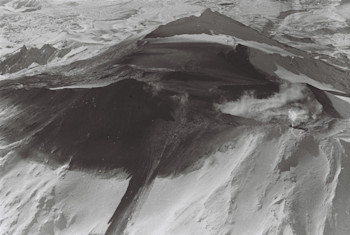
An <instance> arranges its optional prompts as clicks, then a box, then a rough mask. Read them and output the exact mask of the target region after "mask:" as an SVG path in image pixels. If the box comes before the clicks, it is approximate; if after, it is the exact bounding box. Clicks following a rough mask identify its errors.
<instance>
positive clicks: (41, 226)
mask: <svg viewBox="0 0 350 235" xmlns="http://www.w3.org/2000/svg"><path fill="white" fill-rule="evenodd" d="M0 147H1V148H2V146H0ZM68 167H69V166H68V165H63V166H61V167H59V168H56V169H54V168H51V167H48V166H45V165H43V164H38V163H36V162H31V161H27V160H23V159H19V158H18V156H16V154H14V153H13V152H9V153H7V154H6V155H5V156H1V162H0V175H1V178H0V183H1V188H0V197H1V203H0V211H1V213H0V232H1V234H42V235H44V234H67V235H69V234H102V233H104V231H105V230H106V226H107V221H108V219H109V217H110V215H111V214H112V213H113V211H114V209H115V207H117V205H118V203H119V201H120V199H121V198H122V196H123V194H124V192H125V190H126V187H127V185H128V179H126V177H125V176H123V177H119V178H115V177H113V178H106V177H102V176H97V175H96V174H88V173H83V172H72V171H68ZM106 192H108V193H106Z"/></svg>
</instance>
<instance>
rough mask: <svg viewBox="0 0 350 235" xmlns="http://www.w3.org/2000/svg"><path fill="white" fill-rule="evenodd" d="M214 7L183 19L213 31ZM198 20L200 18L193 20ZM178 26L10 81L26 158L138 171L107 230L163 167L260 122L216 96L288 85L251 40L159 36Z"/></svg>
mask: <svg viewBox="0 0 350 235" xmlns="http://www.w3.org/2000/svg"><path fill="white" fill-rule="evenodd" d="M210 14H212V16H213V17H214V18H215V17H216V18H217V17H219V16H218V15H217V14H216V13H210V12H205V14H203V15H202V16H201V17H192V18H189V19H187V21H188V22H189V23H188V27H181V28H182V29H186V30H190V29H191V28H192V29H193V30H195V31H196V32H197V31H198V32H203V31H205V32H206V31H208V32H210V31H209V30H208V27H209V26H210V22H208V21H207V18H208V17H209V18H210ZM216 18H215V19H216ZM219 19H221V18H220V17H219ZM221 20H223V21H222V22H223V24H221V27H219V28H218V29H220V30H221V31H222V32H223V31H224V30H226V31H229V32H231V33H232V34H234V32H235V30H236V29H237V33H238V35H246V37H257V38H258V39H259V41H261V42H264V43H269V42H272V43H271V44H273V45H274V46H280V44H279V43H276V42H274V41H272V40H270V39H267V38H265V37H263V36H261V35H260V34H258V33H257V32H255V31H254V30H252V29H249V28H245V26H243V25H241V24H238V23H236V22H235V21H232V20H231V21H230V20H228V19H227V18H226V17H223V19H221ZM202 21H203V22H202ZM193 22H195V25H197V26H198V25H199V26H200V27H197V26H196V27H194V26H192V25H193ZM230 22H231V23H230ZM182 23H184V22H182ZM212 23H213V24H218V21H217V20H216V21H213V22H212ZM174 25H175V26H176V23H171V24H169V28H168V29H167V28H166V27H167V26H162V27H160V28H159V29H158V30H156V31H154V32H153V33H151V34H149V35H148V36H147V37H146V38H144V39H140V40H135V41H126V42H123V43H122V44H120V45H116V46H115V47H112V48H111V49H110V50H108V51H106V52H105V53H104V54H102V55H100V56H97V57H94V58H92V59H89V60H85V61H79V62H76V63H74V64H72V65H69V66H65V67H63V68H61V69H62V70H61V71H55V73H53V74H42V75H37V76H33V77H24V78H21V79H18V80H16V81H3V82H2V84H1V90H0V99H1V104H6V106H7V107H15V108H16V110H17V111H16V112H17V113H16V116H15V118H14V119H9V120H7V121H6V125H2V126H0V131H1V133H2V135H3V136H4V137H5V138H6V140H7V141H8V142H15V141H19V140H22V144H21V145H20V146H19V147H16V149H15V150H16V151H17V152H18V153H19V154H20V155H21V156H22V157H24V158H30V159H33V160H36V161H40V162H49V163H50V164H62V163H65V162H70V169H71V170H96V169H99V170H103V172H106V171H108V170H113V169H124V170H125V171H126V172H127V173H128V174H129V175H130V177H131V179H130V182H129V186H128V188H127V190H126V192H125V194H124V196H123V198H122V200H121V202H120V204H119V205H118V207H117V208H116V210H115V213H114V215H111V219H110V221H109V222H110V226H109V228H108V230H107V231H106V234H122V233H123V232H124V230H125V228H126V226H127V224H128V221H130V220H131V219H132V216H133V214H134V213H135V211H137V208H138V207H139V206H141V205H142V202H143V201H144V200H145V199H146V198H147V193H148V192H149V189H150V187H151V186H152V182H153V180H154V178H155V177H156V176H171V175H177V174H181V173H184V172H188V171H191V170H193V169H195V168H196V167H198V166H199V165H200V164H201V161H203V159H200V156H206V154H207V153H210V152H211V151H213V150H214V148H215V147H216V145H215V143H216V142H217V143H218V144H220V141H224V140H222V139H221V137H222V136H223V135H225V133H227V131H229V130H232V129H233V128H235V127H237V126H240V125H257V124H258V123H257V122H256V121H255V120H252V119H247V118H243V117H235V116H231V115H226V114H222V113H221V112H220V111H218V110H217V109H216V108H215V107H214V104H215V103H219V102H223V101H232V100H236V99H238V98H239V97H241V96H242V95H243V94H244V93H245V92H248V91H250V92H254V95H255V97H256V98H266V97H269V96H271V95H273V94H274V93H276V92H278V91H279V83H280V82H279V79H278V78H277V77H274V76H272V75H271V74H269V73H265V72H263V70H261V69H257V68H256V67H255V66H254V65H252V63H251V61H250V56H251V51H250V50H251V49H250V48H248V47H246V46H243V45H240V44H238V45H236V46H235V47H232V46H228V45H223V44H220V43H213V42H199V41H194V40H180V41H178V42H174V41H169V40H168V39H167V38H166V37H164V38H159V37H160V36H164V35H165V33H164V32H168V31H167V30H170V31H171V30H172V29H173V28H174V27H175V26H174ZM211 26H213V25H211ZM214 26H215V25H214ZM231 26H236V28H235V27H231ZM225 27H226V28H225ZM176 29H177V28H176V27H175V29H174V30H175V31H174V32H176ZM221 31H220V32H221ZM198 32H197V33H198ZM175 35H176V33H175ZM165 36H168V35H165ZM290 50H291V49H290ZM79 71H80V72H79ZM105 81H108V82H109V83H110V85H107V86H102V85H101V86H100V87H95V88H84V89H83V88H64V87H63V88H62V89H55V90H53V89H50V88H53V87H56V88H57V87H59V86H65V85H76V84H81V83H87V84H95V85H96V84H97V86H98V84H99V83H103V82H105ZM311 90H312V92H314V94H323V91H321V90H319V89H311ZM316 98H318V99H319V100H320V102H321V103H326V104H327V107H329V112H327V110H325V111H326V113H328V114H329V115H331V116H336V117H340V116H339V113H337V111H336V110H335V109H334V108H333V106H332V103H331V102H330V100H329V98H327V96H324V95H318V96H317V97H316ZM203 158H204V157H203ZM106 193H108V192H106ZM106 222H107V221H106Z"/></svg>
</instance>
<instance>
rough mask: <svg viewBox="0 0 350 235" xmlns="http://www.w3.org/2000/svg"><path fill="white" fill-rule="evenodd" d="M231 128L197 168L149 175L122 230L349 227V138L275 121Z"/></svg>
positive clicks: (319, 230) (155, 233)
mask: <svg viewBox="0 0 350 235" xmlns="http://www.w3.org/2000/svg"><path fill="white" fill-rule="evenodd" d="M235 131H236V132H237V137H236V138H234V139H232V140H230V141H228V142H227V144H225V145H224V146H222V148H220V149H218V151H217V152H216V153H214V154H212V155H211V156H210V157H209V158H208V159H207V160H206V163H205V164H204V166H203V167H202V168H200V169H199V170H197V171H194V172H192V173H189V174H186V175H180V176H177V177H174V178H157V179H156V180H155V182H154V184H153V188H152V189H151V191H150V193H149V195H148V198H147V200H146V202H145V204H144V205H143V206H142V207H141V209H140V210H139V211H138V212H137V213H136V214H137V215H138V216H134V217H133V219H132V221H130V223H129V226H128V228H127V234H144V235H147V234H152V235H161V234H198V235H199V234H242V235H244V234H247V235H251V234H340V235H341V234H344V235H345V234H348V233H349V232H350V227H349V225H350V213H348V212H349V211H350V203H349V200H345V197H346V195H347V194H346V193H348V192H349V190H350V186H349V184H345V182H346V175H345V174H347V173H346V172H349V170H350V169H349V167H350V165H348V164H344V162H345V161H348V156H347V154H346V152H347V151H349V145H347V146H345V145H343V144H342V143H343V142H339V141H338V140H337V138H333V135H332V136H327V137H323V138H319V137H317V135H315V133H314V134H308V133H307V132H302V131H299V130H296V131H297V132H298V135H297V136H296V135H294V134H292V131H291V130H290V129H286V128H284V129H283V128H281V127H280V126H271V125H269V126H261V127H256V128H251V129H244V128H242V129H239V130H235ZM342 174H343V175H344V176H341V175H342ZM337 198H338V199H337ZM343 199H344V200H345V201H346V202H344V201H342V202H340V200H343ZM336 204H337V205H342V206H336ZM337 214H341V217H340V216H339V217H337ZM346 221H347V222H346Z"/></svg>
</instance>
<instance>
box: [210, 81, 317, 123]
mask: <svg viewBox="0 0 350 235" xmlns="http://www.w3.org/2000/svg"><path fill="white" fill-rule="evenodd" d="M216 108H218V109H219V110H220V111H221V112H223V113H226V114H231V115H235V116H240V117H246V118H253V119H255V120H258V121H263V122H266V121H282V120H283V121H288V120H289V121H290V122H291V124H292V125H297V124H299V123H302V122H306V121H308V120H309V119H315V118H316V117H317V116H318V115H319V114H320V113H321V112H322V105H321V104H319V103H318V102H317V101H316V100H315V99H314V98H313V95H312V93H311V92H310V91H309V89H308V88H307V87H306V86H305V85H303V84H283V85H281V87H280V92H279V93H276V94H275V95H273V96H271V97H269V98H266V99H257V98H255V97H254V94H252V93H246V94H244V95H243V96H242V97H241V98H240V99H239V100H237V101H230V102H227V103H223V104H217V105H216Z"/></svg>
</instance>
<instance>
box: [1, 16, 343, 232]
mask: <svg viewBox="0 0 350 235" xmlns="http://www.w3.org/2000/svg"><path fill="white" fill-rule="evenodd" d="M325 57H326V58H328V59H329V60H330V59H331V57H327V56H325ZM335 64H336V65H334V64H333V65H331V64H330V63H329V62H325V61H323V60H322V59H321V58H320V55H318V54H316V53H314V54H310V53H307V52H305V51H302V50H299V49H295V48H293V47H290V46H288V45H285V44H282V43H280V42H278V41H275V40H273V39H271V38H269V37H267V36H266V35H264V34H262V33H259V32H258V31H256V30H254V29H252V28H249V27H247V26H245V25H243V24H241V23H239V22H237V21H235V20H233V19H231V18H229V17H227V16H224V15H222V14H220V13H217V12H213V11H211V10H206V11H204V12H203V13H202V14H201V15H199V16H190V17H183V18H181V19H179V20H176V21H173V22H171V23H169V24H166V25H163V26H160V27H158V28H156V29H154V30H152V31H148V32H145V33H142V34H141V35H139V36H138V37H136V36H135V37H133V38H130V39H128V40H125V41H123V42H121V43H118V44H116V45H113V46H111V47H109V48H108V49H107V50H105V51H103V52H102V53H99V54H97V55H95V56H93V57H91V58H86V59H84V60H79V61H75V62H73V63H71V64H66V65H61V66H56V67H55V68H52V69H50V71H47V72H46V73H41V74H37V75H31V76H23V77H18V78H12V79H5V80H2V81H0V153H1V163H0V164H1V168H0V180H1V188H0V197H1V199H2V200H1V204H0V206H1V207H0V210H1V211H0V216H1V217H0V231H1V232H2V233H4V234H298V235H299V234H325V235H326V234H337V235H338V234H340V235H342V234H344V235H346V234H349V232H350V222H349V221H350V213H349V211H350V201H349V199H348V198H349V194H350V186H349V184H348V181H349V180H350V175H349V174H348V172H349V170H350V169H349V167H350V165H349V156H348V155H349V152H350V144H349V138H350V126H349V125H350V122H349V120H350V119H349V118H350V113H349V111H348V110H350V102H349V87H350V83H349V80H348V75H349V73H348V68H340V67H339V66H341V65H340V64H339V63H335Z"/></svg>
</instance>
